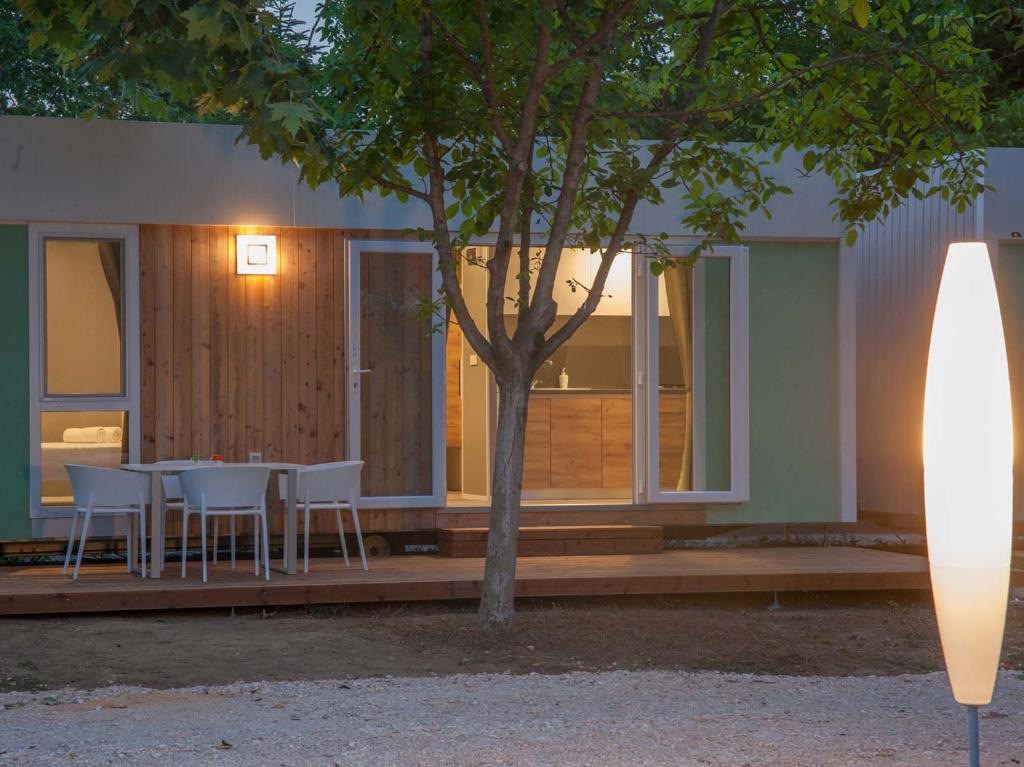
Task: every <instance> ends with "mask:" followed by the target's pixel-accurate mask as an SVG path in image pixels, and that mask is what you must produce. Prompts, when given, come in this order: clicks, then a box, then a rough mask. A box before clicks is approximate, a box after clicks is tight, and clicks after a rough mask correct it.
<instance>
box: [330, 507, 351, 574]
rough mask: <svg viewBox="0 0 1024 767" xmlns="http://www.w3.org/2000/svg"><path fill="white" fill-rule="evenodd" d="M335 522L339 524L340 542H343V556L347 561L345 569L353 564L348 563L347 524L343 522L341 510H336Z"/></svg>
mask: <svg viewBox="0 0 1024 767" xmlns="http://www.w3.org/2000/svg"><path fill="white" fill-rule="evenodd" d="M334 520H335V521H336V522H337V523H338V540H340V541H341V556H342V557H343V558H344V559H345V567H348V566H350V565H351V564H352V563H351V562H349V561H348V544H347V543H345V523H344V522H342V521H341V509H335V510H334Z"/></svg>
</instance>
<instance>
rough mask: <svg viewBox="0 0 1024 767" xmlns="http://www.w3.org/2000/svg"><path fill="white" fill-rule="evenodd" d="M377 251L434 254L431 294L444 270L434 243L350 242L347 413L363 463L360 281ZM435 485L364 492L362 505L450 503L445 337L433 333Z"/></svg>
mask: <svg viewBox="0 0 1024 767" xmlns="http://www.w3.org/2000/svg"><path fill="white" fill-rule="evenodd" d="M364 251H365V252H371V253H421V254H425V253H429V254H430V256H431V267H432V272H431V273H432V279H431V287H430V289H431V295H432V296H436V295H438V293H439V292H440V290H441V272H440V271H439V269H438V255H437V251H436V249H435V248H434V246H433V245H432V244H430V243H424V242H418V241H414V240H349V241H348V248H347V252H346V260H347V262H348V263H347V264H346V271H347V273H348V280H349V281H348V284H349V286H350V287H349V291H348V322H347V323H346V328H345V335H346V343H347V347H348V355H349V356H348V361H349V365H348V369H347V370H346V371H345V375H346V381H345V391H346V392H347V394H346V397H345V413H346V420H347V422H348V425H347V434H348V459H349V460H352V461H359V460H362V433H361V432H362V430H361V428H360V426H361V418H362V410H361V403H360V396H361V393H362V384H363V381H362V379H363V375H364V374H363V372H361V370H360V365H361V364H362V362H361V361H362V354H361V353H360V352H361V348H360V332H361V317H360V300H361V295H360V281H359V270H360V262H361V260H362V259H361V256H362V254H363V252H364ZM430 386H431V397H430V401H431V440H430V450H431V484H432V487H433V493H431V494H430V495H371V496H363V495H362V494H361V493H360V499H359V504H360V506H362V507H363V508H367V509H416V508H441V507H443V506H444V505H445V472H446V466H445V452H446V451H445V423H446V421H445V414H446V408H447V403H446V391H445V336H444V333H432V334H431V383H430Z"/></svg>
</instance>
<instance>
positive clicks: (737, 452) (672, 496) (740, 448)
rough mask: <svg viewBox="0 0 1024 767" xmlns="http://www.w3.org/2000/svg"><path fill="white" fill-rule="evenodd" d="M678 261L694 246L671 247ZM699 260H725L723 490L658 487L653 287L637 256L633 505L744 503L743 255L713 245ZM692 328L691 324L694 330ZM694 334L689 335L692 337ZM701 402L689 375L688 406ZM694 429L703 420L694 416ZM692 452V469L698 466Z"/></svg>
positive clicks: (698, 342) (698, 352)
mask: <svg viewBox="0 0 1024 767" xmlns="http://www.w3.org/2000/svg"><path fill="white" fill-rule="evenodd" d="M676 247H677V248H678V249H679V257H680V258H682V257H685V256H686V254H687V253H689V252H691V251H692V250H693V249H694V248H695V247H696V244H684V245H681V246H676ZM701 258H728V259H729V266H730V269H729V303H730V307H729V441H730V444H729V459H730V460H729V476H730V485H731V486H730V488H729V489H728V490H685V491H669V490H661V489H660V488H659V486H658V480H659V477H658V461H659V454H658V436H659V435H658V396H657V381H658V345H657V344H658V336H657V333H658V330H657V329H658V285H659V279H660V278H659V277H658V276H657V275H655V274H654V273H653V272H652V271H651V270H650V268H648V264H647V263H646V259H645V258H644V257H643V256H642V255H640V256H638V257H637V263H636V272H635V275H636V278H635V279H636V283H635V297H636V300H635V303H634V312H635V313H636V315H638V316H641V317H643V321H642V322H639V323H637V325H636V326H637V335H638V338H637V339H636V340H635V342H634V348H635V349H636V350H637V355H636V369H637V379H636V396H635V399H634V402H635V403H636V404H635V405H634V407H635V408H636V411H635V412H636V417H634V442H635V444H636V445H637V446H638V447H639V448H640V449H638V450H636V451H635V454H634V461H635V465H634V471H636V472H637V474H636V477H638V478H640V479H639V482H635V483H634V484H636V485H637V486H636V494H637V501H638V502H639V503H641V504H661V503H676V504H680V503H682V504H689V503H697V504H705V503H743V502H746V501H749V500H750V386H749V361H750V357H749V335H750V327H749V315H750V310H749V251H748V249H747V248H746V247H745V246H739V245H730V246H717V247H714V248H710V249H707V250H705V251H704V252H703V253H702V254H701ZM695 293H697V295H695V297H694V298H695V300H694V306H695V308H696V307H697V306H698V305H703V300H702V295H701V294H700V293H699V292H698V291H696V290H695ZM697 328H698V323H697V322H696V321H695V322H694V330H695V331H696V330H697ZM696 335H697V333H695V336H696ZM699 356H703V339H700V338H695V339H694V359H695V360H696V359H698V357H699ZM698 399H703V376H700V377H699V380H698V377H697V376H695V382H694V402H697V401H698ZM698 419H700V420H695V423H694V426H695V429H694V444H695V445H696V444H697V428H696V427H697V426H698V425H699V423H700V421H702V419H703V414H698ZM698 460H699V458H698V456H697V451H696V450H695V451H694V463H695V466H696V465H697V463H698Z"/></svg>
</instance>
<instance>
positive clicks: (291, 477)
mask: <svg viewBox="0 0 1024 767" xmlns="http://www.w3.org/2000/svg"><path fill="white" fill-rule="evenodd" d="M298 485H299V471H298V469H288V515H287V519H286V520H285V524H284V561H285V569H286V570H287V571H288V574H289V575H295V573H296V572H298V569H297V560H298V552H297V551H296V546H297V541H298V538H299V499H298Z"/></svg>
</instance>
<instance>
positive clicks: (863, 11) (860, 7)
mask: <svg viewBox="0 0 1024 767" xmlns="http://www.w3.org/2000/svg"><path fill="white" fill-rule="evenodd" d="M869 12H870V7H869V5H868V0H853V18H854V19H855V20H856V22H857V25H858V26H859V27H860V28H861V29H864V28H865V27H867V25H868V13H869Z"/></svg>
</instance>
